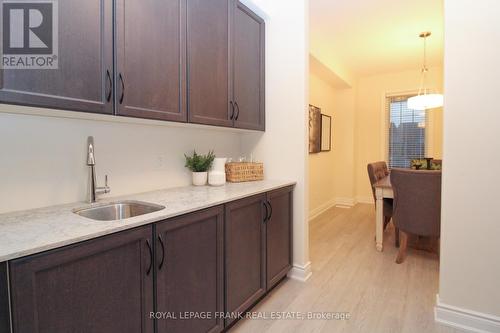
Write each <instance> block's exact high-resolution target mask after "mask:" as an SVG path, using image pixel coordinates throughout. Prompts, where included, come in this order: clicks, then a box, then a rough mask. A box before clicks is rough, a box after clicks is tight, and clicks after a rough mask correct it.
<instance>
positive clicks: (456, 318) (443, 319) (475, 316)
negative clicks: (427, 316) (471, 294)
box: [434, 295, 500, 333]
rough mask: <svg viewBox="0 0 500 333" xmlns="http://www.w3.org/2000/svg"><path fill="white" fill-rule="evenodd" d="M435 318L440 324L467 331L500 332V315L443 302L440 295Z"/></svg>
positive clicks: (437, 299)
mask: <svg viewBox="0 0 500 333" xmlns="http://www.w3.org/2000/svg"><path fill="white" fill-rule="evenodd" d="M434 318H435V320H436V322H438V323H440V324H443V325H446V326H450V327H454V328H458V329H460V330H464V331H466V332H475V333H498V332H500V317H497V316H493V315H488V314H485V313H481V312H477V311H472V310H468V309H464V308H460V307H457V306H453V305H448V304H445V303H442V302H441V301H440V300H439V295H436V306H435V307H434Z"/></svg>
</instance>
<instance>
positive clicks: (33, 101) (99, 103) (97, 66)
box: [0, 0, 113, 114]
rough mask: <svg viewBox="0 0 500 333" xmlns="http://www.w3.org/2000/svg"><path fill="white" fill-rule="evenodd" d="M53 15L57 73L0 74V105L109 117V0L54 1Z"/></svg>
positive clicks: (20, 71)
mask: <svg viewBox="0 0 500 333" xmlns="http://www.w3.org/2000/svg"><path fill="white" fill-rule="evenodd" d="M1 11H2V10H1V9H0V12H1ZM58 12H59V14H58V16H57V17H58V20H59V24H58V26H59V29H58V30H59V38H58V40H57V41H58V44H59V46H58V62H59V65H58V69H4V70H0V103H9V104H20V105H28V106H38V107H48V108H55V109H66V110H75V111H86V112H97V113H108V114H111V113H113V93H112V91H113V82H112V80H113V8H112V1H109V0H85V1H81V0H64V1H59V2H58ZM0 14H2V13H0Z"/></svg>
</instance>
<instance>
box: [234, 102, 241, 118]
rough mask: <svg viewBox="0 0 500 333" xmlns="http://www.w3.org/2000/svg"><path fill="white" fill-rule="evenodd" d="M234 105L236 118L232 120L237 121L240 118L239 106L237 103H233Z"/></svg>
mask: <svg viewBox="0 0 500 333" xmlns="http://www.w3.org/2000/svg"><path fill="white" fill-rule="evenodd" d="M234 105H235V106H236V117H234V120H238V118H239V117H240V106H239V105H238V102H234Z"/></svg>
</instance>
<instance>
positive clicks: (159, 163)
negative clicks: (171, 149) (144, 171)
mask: <svg viewBox="0 0 500 333" xmlns="http://www.w3.org/2000/svg"><path fill="white" fill-rule="evenodd" d="M165 162H166V161H165V156H163V155H158V156H156V159H155V163H154V167H155V169H156V170H162V169H164V168H165Z"/></svg>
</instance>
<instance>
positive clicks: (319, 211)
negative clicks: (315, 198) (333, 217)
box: [309, 199, 335, 221]
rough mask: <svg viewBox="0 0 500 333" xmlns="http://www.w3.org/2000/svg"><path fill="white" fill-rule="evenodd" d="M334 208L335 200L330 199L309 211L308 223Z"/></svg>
mask: <svg viewBox="0 0 500 333" xmlns="http://www.w3.org/2000/svg"><path fill="white" fill-rule="evenodd" d="M334 206H335V199H332V200H329V201H327V202H325V203H324V204H322V205H320V206H319V207H317V208H315V209H313V210H311V211H310V212H309V221H311V220H314V219H315V218H317V217H318V216H320V215H321V214H323V213H324V212H326V211H327V210H329V209H330V208H332V207H334Z"/></svg>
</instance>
